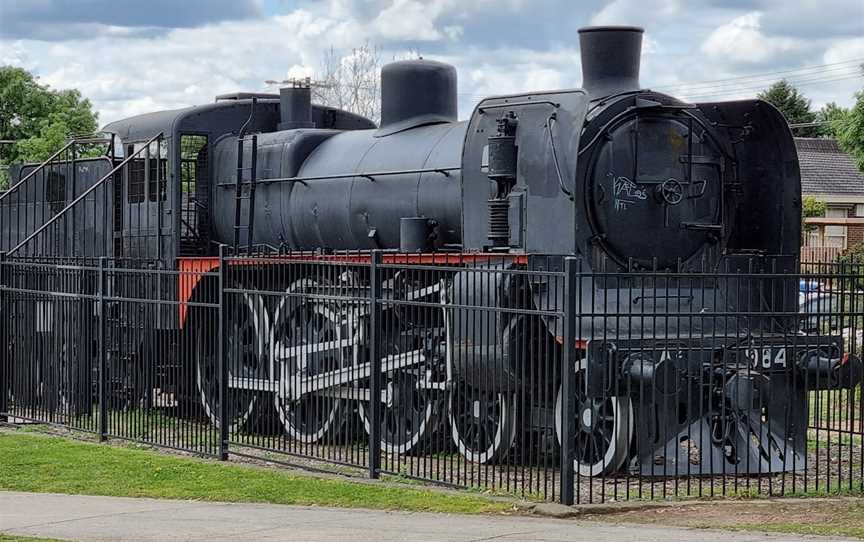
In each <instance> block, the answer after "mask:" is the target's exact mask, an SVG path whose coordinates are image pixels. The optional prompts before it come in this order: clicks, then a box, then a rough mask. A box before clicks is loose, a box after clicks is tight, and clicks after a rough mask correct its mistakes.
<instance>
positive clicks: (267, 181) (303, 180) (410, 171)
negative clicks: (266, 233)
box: [216, 166, 462, 188]
mask: <svg viewBox="0 0 864 542" xmlns="http://www.w3.org/2000/svg"><path fill="white" fill-rule="evenodd" d="M461 169H462V167H461V166H453V167H443V168H442V167H438V168H424V169H402V170H393V171H372V172H366V173H336V174H334V175H310V176H308V177H275V178H272V179H258V180H256V181H255V182H256V183H257V184H270V183H301V184H306V182H307V181H324V180H327V179H350V178H352V177H364V178H367V179H369V180H370V181H371V180H374V178H375V177H386V176H389V175H413V174H415V173H440V174H441V175H444V176H445V177H449V176H450V172H451V171H459V170H461ZM243 184H249V183H243ZM216 186H219V187H232V188H234V187H236V183H219V184H217V185H216Z"/></svg>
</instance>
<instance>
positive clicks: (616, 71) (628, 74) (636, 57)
mask: <svg viewBox="0 0 864 542" xmlns="http://www.w3.org/2000/svg"><path fill="white" fill-rule="evenodd" d="M643 32H644V30H642V29H641V28H639V27H636V26H589V27H586V28H580V29H579V49H580V52H581V57H582V88H584V89H585V90H587V91H588V94H589V95H590V96H591V99H592V100H596V99H598V98H603V97H604V96H610V95H612V94H620V93H622V92H632V91H636V90H639V89H640V87H639V61H640V56H641V54H642V33H643Z"/></svg>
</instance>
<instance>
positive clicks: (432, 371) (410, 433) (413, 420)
mask: <svg viewBox="0 0 864 542" xmlns="http://www.w3.org/2000/svg"><path fill="white" fill-rule="evenodd" d="M387 317H390V318H392V319H393V320H394V321H393V322H388V323H385V325H383V326H381V327H382V329H387V330H388V331H389V330H393V331H392V332H393V333H398V334H399V335H400V337H399V338H398V339H397V338H395V337H394V338H385V339H384V340H383V341H382V343H383V345H384V352H383V353H384V355H385V356H391V358H390V359H394V358H397V359H398V357H399V356H405V357H411V356H420V355H424V354H423V353H422V351H421V350H420V348H421V347H422V341H420V340H418V338H417V337H415V338H413V339H404V336H405V335H406V334H410V330H408V329H407V328H408V326H407V324H405V323H404V321H403V320H401V319H400V318H399V316H397V315H396V314H394V313H393V312H390V313H389V314H388V316H387ZM385 318H386V317H385ZM355 342H356V344H357V347H355V349H354V365H355V366H357V365H359V364H361V363H366V362H368V361H369V358H368V355H367V354H368V350H366V349H365V348H362V347H361V346H360V345H363V344H364V343H365V341H364V340H362V338H361V339H360V340H357V341H355ZM382 363H384V361H383V360H382ZM441 365H442V364H441V363H436V360H435V359H432V360H425V361H423V362H421V363H419V364H417V365H411V366H409V367H406V368H404V369H397V370H394V371H387V372H386V373H381V374H379V375H378V378H379V379H380V381H381V392H382V394H381V397H380V398H379V399H378V400H379V401H381V433H380V434H381V448H382V450H384V451H385V452H387V453H390V454H408V453H411V452H420V451H426V450H428V448H429V447H430V446H431V444H432V443H433V442H434V441H435V438H434V436H435V434H436V432H437V429H438V428H439V427H440V426H441V416H440V413H441V412H443V408H444V402H445V400H446V397H445V396H444V393H443V391H439V390H436V389H430V388H429V386H428V385H427V384H428V382H427V380H428V381H431V382H436V381H438V380H440V379H441V378H442V376H443V375H442V374H441V373H443V367H442V366H441ZM374 377H375V375H373V378H374ZM372 399H373V400H374V398H372ZM357 411H358V414H359V415H360V419H361V420H363V427H364V428H365V429H366V432H367V433H369V431H370V429H371V420H370V415H369V403H368V402H366V401H360V402H359V403H358V404H357Z"/></svg>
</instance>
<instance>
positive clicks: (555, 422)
mask: <svg viewBox="0 0 864 542" xmlns="http://www.w3.org/2000/svg"><path fill="white" fill-rule="evenodd" d="M133 264H134V265H133ZM804 269H805V270H806V273H801V272H776V271H774V270H766V269H762V268H755V267H753V266H752V265H751V266H749V267H747V268H746V270H745V271H743V272H742V271H741V270H740V269H734V270H728V269H727V270H725V271H724V272H710V273H696V272H686V273H684V272H677V273H672V272H654V271H651V272H648V271H639V272H621V271H615V272H605V271H604V272H597V271H588V270H586V269H582V268H580V263H579V261H577V260H575V259H566V260H565V259H560V258H549V259H548V261H542V260H541V261H539V262H538V261H537V260H531V261H530V262H529V261H525V260H520V259H518V258H512V257H506V256H490V255H483V256H470V257H469V256H465V255H449V254H439V255H399V254H393V253H381V252H374V253H372V254H368V253H367V254H338V255H320V254H315V255H313V254H305V255H271V256H260V257H247V256H235V257H224V256H223V257H219V258H199V259H189V260H186V261H185V262H184V264H183V265H181V267H180V269H164V268H163V267H162V266H160V265H157V264H152V263H149V264H148V263H146V262H124V261H118V260H110V259H101V260H94V261H81V262H69V261H65V262H63V263H62V264H61V263H57V262H45V261H37V260H32V259H24V258H16V259H5V260H2V261H0V284H2V287H0V296H2V302H0V310H2V313H0V314H2V318H3V321H4V326H3V328H2V330H3V331H2V333H3V336H2V343H0V344H2V345H3V347H2V354H3V358H2V362H0V384H2V388H0V417H2V418H5V419H7V420H9V421H11V422H13V423H16V422H25V421H31V422H41V423H50V424H57V425H62V426H66V427H70V428H74V429H78V430H83V431H89V432H93V433H96V434H98V435H100V436H101V437H103V438H122V439H130V440H135V441H140V442H144V443H148V444H153V445H157V446H164V447H170V448H176V449H181V450H186V451H191V452H195V453H199V454H203V455H212V456H216V457H222V458H227V457H228V455H229V453H230V454H236V455H243V456H251V457H259V458H262V459H267V460H278V459H279V458H285V460H286V461H290V462H293V463H298V462H300V463H304V464H307V465H308V466H311V467H318V468H320V467H321V466H322V465H326V464H339V465H347V466H350V467H354V468H358V469H363V470H365V471H366V472H368V475H369V476H371V477H378V476H381V475H382V474H383V475H394V476H401V477H408V478H416V479H421V480H426V481H432V482H436V483H442V484H447V485H454V486H460V487H471V488H480V489H485V490H490V491H495V492H499V491H500V492H502V493H510V494H517V495H521V496H524V497H526V498H529V499H538V500H555V501H560V502H564V503H573V502H577V503H588V502H606V501H611V500H627V499H656V498H664V499H665V498H679V497H686V496H743V495H747V496H752V495H798V494H837V493H862V492H864V398H862V392H861V364H860V359H861V355H862V352H861V350H862V332H864V289H862V286H864V268H862V267H861V266H858V265H855V264H819V265H812V266H807V267H804Z"/></svg>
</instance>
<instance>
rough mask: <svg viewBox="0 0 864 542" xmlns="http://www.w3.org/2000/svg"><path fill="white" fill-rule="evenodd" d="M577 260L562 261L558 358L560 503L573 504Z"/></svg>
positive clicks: (566, 259)
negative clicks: (561, 342)
mask: <svg viewBox="0 0 864 542" xmlns="http://www.w3.org/2000/svg"><path fill="white" fill-rule="evenodd" d="M577 265H578V260H577V259H576V258H565V259H564V345H563V346H564V352H563V355H562V356H561V360H562V363H563V366H562V368H561V476H560V478H559V480H560V483H561V488H560V491H559V493H560V495H561V504H564V505H567V506H570V505H572V504H574V501H573V486H574V479H573V474H574V473H573V430H574V427H573V424H574V421H575V419H576V405H575V404H574V399H575V393H574V392H575V391H576V390H575V388H576V371H575V369H576V318H577V314H576V292H577V288H578V285H577V281H578V274H577Z"/></svg>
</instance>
